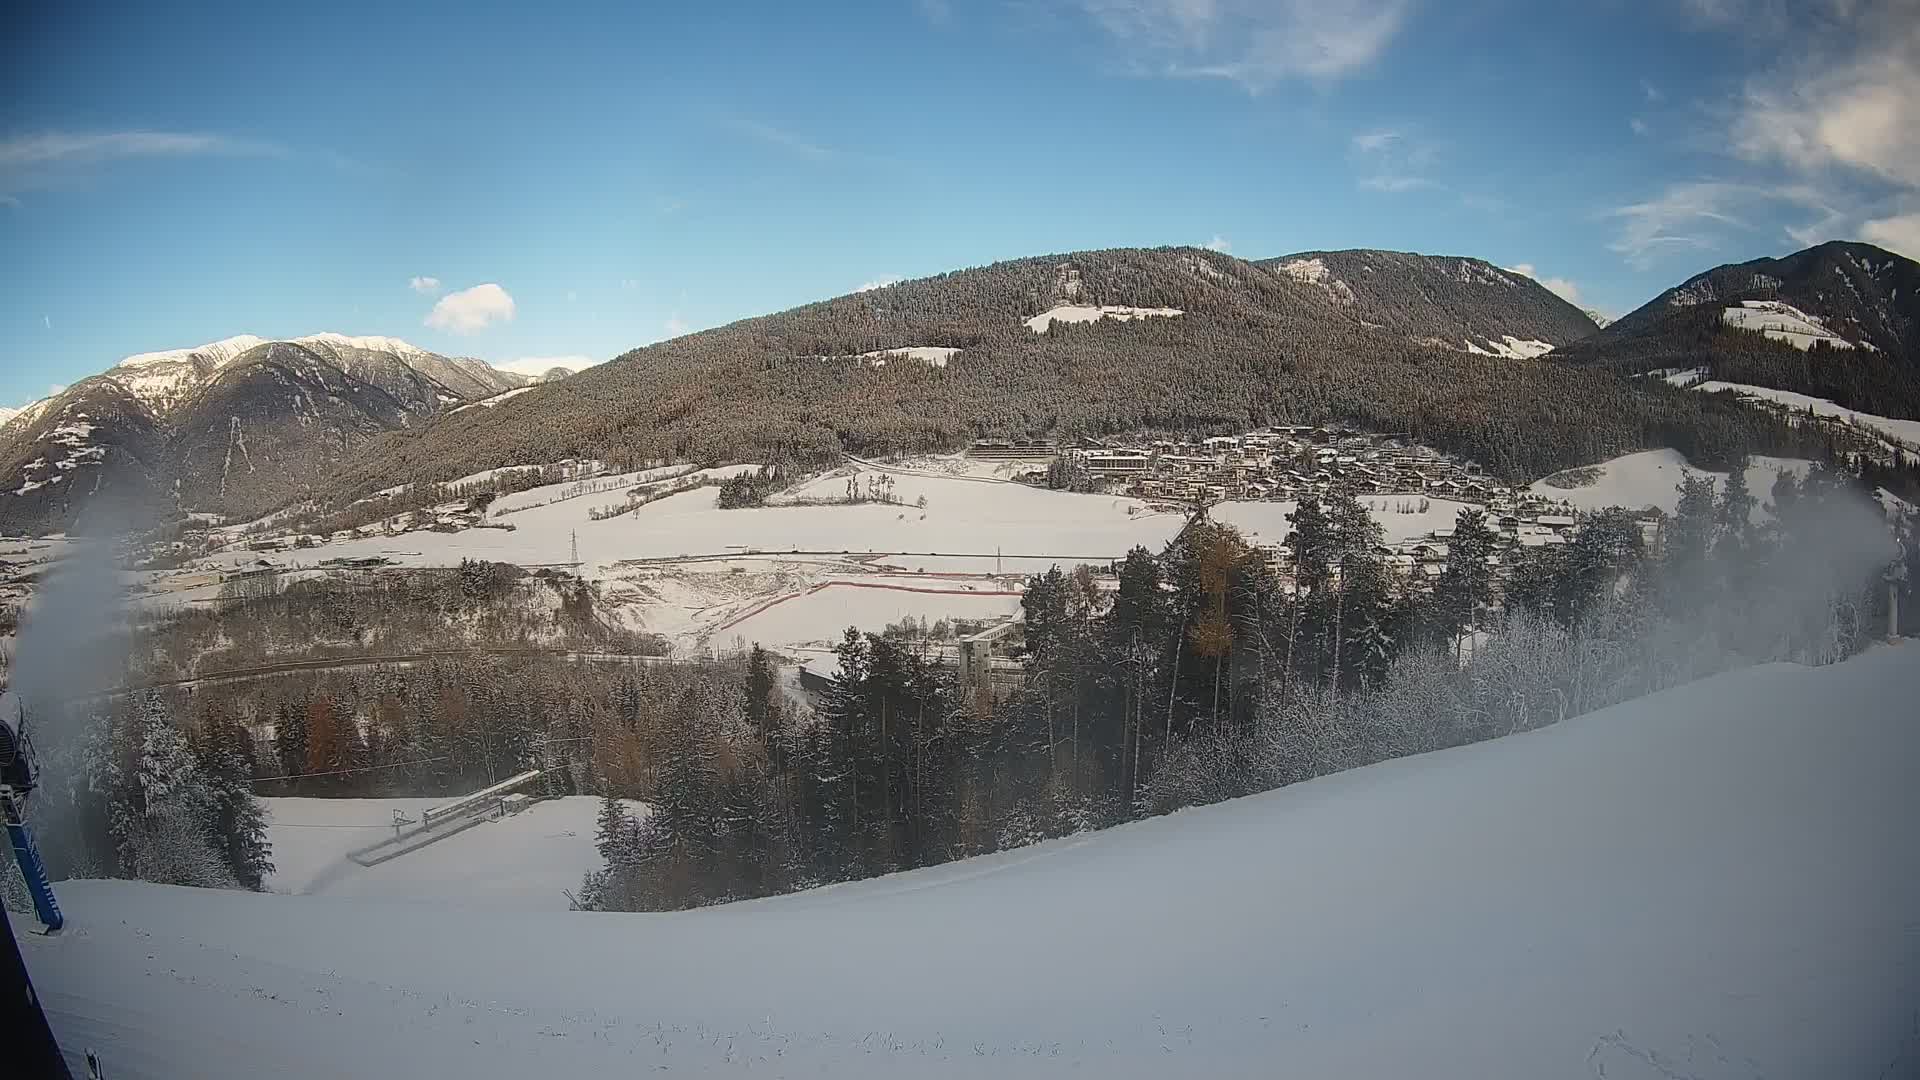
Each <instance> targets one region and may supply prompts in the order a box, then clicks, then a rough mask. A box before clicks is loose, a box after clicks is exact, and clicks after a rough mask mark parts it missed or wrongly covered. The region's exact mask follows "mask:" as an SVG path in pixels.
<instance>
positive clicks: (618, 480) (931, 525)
mask: <svg viewBox="0 0 1920 1080" xmlns="http://www.w3.org/2000/svg"><path fill="white" fill-rule="evenodd" d="M1003 464H1005V463H992V462H971V461H968V460H966V459H960V458H929V459H923V460H922V461H921V462H919V463H916V465H915V466H911V467H908V468H904V469H903V468H895V467H892V466H889V467H887V469H886V472H885V475H886V476H887V477H889V478H890V479H891V481H892V484H893V488H892V497H893V499H894V500H896V501H895V502H894V503H891V504H888V503H863V504H860V505H854V506H835V505H826V506H768V507H763V508H756V509H741V510H721V509H719V508H718V507H717V506H716V505H715V503H716V501H717V499H718V497H719V492H718V490H717V489H715V488H712V487H706V488H699V489H695V490H692V491H686V492H682V493H679V494H675V495H670V496H667V497H666V498H663V499H660V500H658V501H655V502H652V503H648V504H647V505H645V506H642V507H641V508H640V509H639V510H638V511H637V512H632V513H626V514H621V515H619V516H617V517H612V518H608V519H606V520H603V521H594V520H592V518H591V516H590V511H592V510H594V509H596V508H598V507H602V506H610V505H616V504H619V503H620V502H622V501H623V500H624V499H625V497H626V492H627V491H628V490H629V489H631V488H633V487H635V486H637V485H640V484H645V483H658V482H666V481H681V480H684V479H685V478H686V477H688V476H689V475H691V474H690V473H689V471H688V470H687V469H686V468H685V467H669V468H663V469H654V470H649V471H647V472H644V473H628V474H622V475H620V476H617V477H596V478H593V479H591V480H587V481H576V482H568V483H562V484H555V485H547V486H544V487H538V488H533V489H530V490H527V491H522V492H517V493H515V494H513V495H508V496H503V497H501V498H500V499H498V500H496V501H495V503H494V506H493V513H492V515H491V517H490V519H489V521H490V523H497V524H506V525H511V526H512V529H511V530H508V529H491V528H489V529H468V530H465V531H462V532H432V531H424V530H423V531H415V532H409V533H406V534H403V535H400V536H392V537H386V536H380V537H368V538H364V539H357V540H345V541H340V542H327V543H322V544H320V545H319V546H317V547H314V548H309V549H304V550H299V551H295V552H289V553H285V554H283V555H276V556H274V558H275V559H276V560H277V561H280V562H282V563H283V564H298V565H301V566H306V567H312V566H317V565H318V564H319V563H320V562H322V561H323V560H328V559H340V558H364V557H371V556H378V557H383V558H386V559H389V560H391V561H392V562H393V563H395V564H397V565H401V566H457V565H459V563H460V560H462V559H488V560H495V561H500V562H511V563H518V564H521V565H538V564H564V563H570V562H571V561H572V552H573V547H574V544H575V543H576V542H577V543H578V545H579V553H580V563H581V566H580V572H581V573H582V574H583V575H584V576H586V577H588V578H589V579H592V580H595V581H598V582H601V583H602V585H603V586H604V590H605V593H606V595H607V596H608V598H609V600H610V601H611V602H613V603H615V604H616V605H618V606H620V607H622V608H623V610H622V611H621V612H620V614H621V615H622V617H623V618H625V619H627V621H628V622H629V624H630V625H632V626H634V627H635V628H636V629H645V630H651V631H654V632H657V633H662V634H666V635H668V636H669V637H670V638H672V639H673V640H674V641H675V643H676V645H677V646H678V647H680V648H682V649H683V650H686V651H697V649H698V648H699V647H701V646H702V645H706V644H712V645H714V646H715V647H719V646H722V645H724V644H726V643H728V642H731V641H732V640H733V638H734V637H736V636H744V637H745V639H746V640H748V641H755V640H758V641H761V642H762V643H764V644H767V645H779V644H784V643H787V642H789V641H814V640H821V639H823V638H838V637H839V634H840V632H841V631H842V630H844V629H845V628H846V627H847V625H849V623H852V624H855V625H859V626H860V628H861V629H863V630H875V631H877V630H879V629H881V627H883V626H884V625H885V624H886V623H888V622H892V621H897V620H898V619H899V618H900V617H902V616H904V615H907V614H913V615H915V616H920V615H925V616H927V617H928V618H929V620H937V619H939V618H940V617H942V616H949V617H961V618H982V617H985V616H986V615H987V614H991V613H993V612H997V611H1001V610H1003V609H1004V608H1005V604H1004V603H1001V602H997V601H996V602H993V603H990V604H989V603H983V602H982V599H981V598H980V597H977V596H970V595H964V594H965V593H969V592H978V591H996V590H1004V589H1006V588H1007V586H1006V585H1004V584H1000V583H998V582H997V581H996V580H995V579H996V577H997V576H998V575H1001V574H1008V575H1012V574H1022V573H1033V572H1037V571H1042V570H1045V569H1046V568H1047V567H1049V566H1052V565H1054V564H1056V563H1057V564H1060V565H1062V566H1072V565H1075V564H1077V563H1081V562H1094V563H1102V562H1106V561H1108V560H1111V559H1117V558H1120V557H1122V556H1124V555H1125V554H1126V553H1127V551H1128V550H1129V549H1131V548H1133V547H1134V546H1136V545H1145V546H1146V547H1148V548H1149V549H1152V550H1159V548H1160V547H1161V546H1163V545H1164V544H1165V543H1166V542H1167V541H1168V540H1170V539H1171V538H1172V537H1173V536H1174V535H1175V534H1176V533H1178V532H1179V530H1180V528H1181V526H1182V525H1183V524H1184V523H1185V518H1184V516H1183V515H1181V514H1178V513H1170V512H1163V511H1155V510H1153V509H1152V508H1151V507H1149V506H1148V505H1147V504H1146V503H1144V502H1141V501H1140V500H1138V499H1131V498H1125V497H1120V496H1111V495H1075V494H1070V493H1066V492H1056V491H1046V490H1042V489H1039V488H1033V487H1028V486H1025V485H1021V484H1011V483H993V482H989V481H990V480H991V479H993V478H994V477H993V474H995V473H997V472H999V471H1001V467H1002V465H1003ZM752 468H753V466H751V465H740V466H729V467H726V468H722V469H713V470H706V472H705V473H704V474H703V475H709V476H712V477H716V478H718V477H724V476H727V475H731V474H733V473H735V472H739V471H741V470H747V469H752ZM851 474H852V470H851V469H850V468H849V469H843V470H840V471H838V472H835V473H831V474H827V475H824V476H820V477H816V478H814V479H812V480H809V481H807V482H804V483H802V484H800V485H798V486H796V487H795V488H794V489H793V490H792V491H790V492H787V493H783V495H782V496H781V497H782V498H787V499H796V498H797V499H828V498H838V497H844V495H845V494H846V484H847V480H848V479H849V478H850V477H851ZM879 475H881V473H880V471H879V470H876V469H872V468H862V469H861V470H860V486H861V489H862V491H865V490H866V484H867V480H868V479H869V478H872V477H876V476H879ZM923 498H924V499H925V500H926V506H925V507H922V506H920V505H919V503H920V500H921V499H923ZM808 552H812V553H824V554H799V553H808ZM258 558H259V555H258V553H255V552H251V551H247V550H245V549H244V548H237V549H233V550H230V551H228V552H225V553H223V554H221V555H218V556H215V557H213V558H211V559H209V560H205V561H204V562H203V564H200V565H197V566H196V568H195V569H198V570H206V569H210V568H223V567H230V566H237V565H240V564H244V563H250V562H252V561H254V560H256V559H258ZM936 575H961V576H965V577H968V578H971V579H972V580H970V581H966V582H952V581H950V582H936V583H935V584H934V585H933V586H932V587H936V588H948V589H952V590H954V591H955V597H954V598H951V599H949V598H946V597H941V596H921V595H916V594H906V593H899V594H892V595H886V594H878V595H876V594H875V593H876V591H875V590H864V589H852V588H835V589H832V590H829V591H828V592H826V593H822V594H818V595H816V596H813V597H807V598H804V599H803V600H796V601H791V602H790V604H788V605H781V606H780V608H787V607H790V608H791V610H781V609H780V608H776V609H773V610H771V611H770V612H769V613H768V615H767V616H766V617H765V618H761V619H756V620H753V621H751V622H749V623H748V624H745V625H743V626H737V627H736V626H733V625H731V624H732V622H733V621H734V620H736V619H737V618H738V617H739V616H740V615H742V614H743V613H746V612H749V611H750V610H751V609H753V608H754V607H755V606H757V605H759V604H762V603H766V602H769V601H773V600H777V599H779V598H781V597H787V596H793V595H795V594H797V593H800V592H802V591H804V590H805V589H806V588H807V587H808V586H810V585H812V584H817V583H818V582H821V581H825V580H848V581H863V582H866V583H869V584H888V585H905V586H911V587H926V586H927V581H928V580H929V579H933V578H934V577H935V576H936ZM182 597H185V598H187V599H191V596H190V595H188V594H181V595H180V596H170V599H171V600H173V601H174V602H182V600H181V598H182ZM796 605H797V606H796ZM836 612H838V614H836ZM822 620H827V621H825V622H823V621H822ZM836 620H837V621H836ZM868 620H871V622H870V623H869V621H868ZM829 622H832V623H833V624H832V625H828V623H829ZM762 632H764V633H766V634H769V635H772V636H770V637H756V636H754V635H756V634H759V633H762ZM792 635H798V636H797V637H794V636H792Z"/></svg>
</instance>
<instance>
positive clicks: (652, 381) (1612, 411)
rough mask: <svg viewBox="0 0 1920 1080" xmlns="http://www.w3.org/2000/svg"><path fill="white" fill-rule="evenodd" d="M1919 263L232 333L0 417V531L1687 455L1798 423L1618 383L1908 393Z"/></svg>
mask: <svg viewBox="0 0 1920 1080" xmlns="http://www.w3.org/2000/svg"><path fill="white" fill-rule="evenodd" d="M1916 288H1920V267H1917V266H1916V264H1914V263H1913V262H1912V261H1911V260H1908V259H1904V258H1901V257H1899V256H1895V255H1892V254H1890V253H1888V252H1885V251H1883V250H1881V249H1879V248H1875V247H1872V246H1870V245H1865V244H1823V245H1821V246H1819V247H1816V248H1811V249H1808V250H1807V251H1803V252H1799V253H1796V254H1794V255H1791V256H1787V257H1785V258H1782V259H1766V260H1756V261H1754V262H1751V263H1742V264H1737V265H1730V266H1722V267H1717V268H1715V269H1713V270H1709V271H1706V272H1705V273H1702V274H1698V275H1695V276H1693V277H1691V278H1689V279H1687V280H1686V281H1684V282H1682V283H1680V284H1679V285H1676V286H1675V287H1674V288H1672V289H1669V290H1667V291H1665V292H1663V293H1662V294H1661V295H1660V296H1658V297H1655V298H1654V300H1653V301H1651V302H1649V303H1648V304H1647V305H1645V306H1643V307H1641V308H1640V309H1638V310H1636V311H1634V312H1632V313H1630V314H1628V315H1626V316H1623V317H1622V318H1620V319H1619V320H1617V321H1615V322H1613V323H1612V324H1611V325H1607V326H1605V327H1604V328H1602V327H1601V326H1600V325H1599V323H1600V322H1601V321H1602V320H1599V319H1596V318H1595V317H1594V316H1593V315H1591V314H1589V313H1587V312H1583V311H1581V310H1580V309H1578V308H1576V307H1574V306H1573V305H1572V304H1569V303H1567V302H1566V301H1565V300H1563V299H1561V298H1560V297H1558V296H1556V295H1555V294H1553V293H1552V292H1550V291H1548V290H1547V289H1546V288H1544V287H1543V286H1541V285H1540V284H1539V283H1537V282H1535V281H1534V280H1533V279H1532V278H1530V277H1527V276H1525V275H1523V274H1520V273H1518V272H1515V271H1509V270H1504V269H1502V268H1500V267H1498V266H1496V265H1494V264H1492V263H1489V262H1486V261H1485V260H1481V259H1474V258H1467V257H1459V256H1429V255H1420V254H1412V253H1406V252H1394V251H1381V250H1349V251H1307V252H1299V253H1296V254H1292V255H1285V256H1280V257H1277V258H1271V259H1263V260H1258V261H1248V260H1243V259H1238V258H1234V257H1232V256H1229V255H1226V254H1222V253H1219V252H1214V251H1209V250H1203V249H1197V248H1156V249H1138V248H1125V249H1112V250H1104V251H1085V252H1075V253H1069V254H1063V255H1048V256H1039V257H1034V258H1026V259H1016V260H1011V261H1007V262H1002V263H995V264H992V265H989V266H984V267H977V268H972V269H966V270H959V271H954V272H951V273H946V274H940V275H937V276H934V277H930V278H924V279H919V280H914V281H906V282H900V283H897V284H893V285H889V286H885V287H881V288H877V289H870V290H867V291H863V292H858V293H854V294H850V295H847V296H841V297H837V298H834V299H831V300H825V301H821V302H818V303H814V304H808V305H804V306H802V307H799V308H794V309H792V310H789V311H785V312H780V313H777V314H772V315H765V316H759V317H756V318H749V319H743V320H740V321H738V322H735V323H731V324H728V325H725V326H721V327H717V328H715V329H712V330H706V331H702V332H699V333H694V334H689V335H686V336H683V337H679V338H675V339H672V340H669V341H664V342H661V343H658V344H655V345H651V346H647V347H645V348H641V349H635V350H633V351H630V352H628V353H626V354H624V355H622V356H620V357H618V358H616V359H614V360H613V361H610V362H608V363H606V364H603V365H600V366H598V367H595V368H592V369H589V370H587V371H584V372H581V373H579V374H577V375H574V376H572V377H570V378H567V379H565V380H564V381H556V384H555V385H551V386H546V385H540V386H536V385H534V383H536V382H539V381H542V380H530V379H528V378H526V377H524V376H520V375H516V374H513V373H511V372H505V371H500V370H498V369H495V368H492V367H490V366H488V365H486V364H485V363H483V362H481V361H478V360H470V359H460V358H450V357H445V356H440V355H438V354H434V353H431V352H428V351H426V350H423V349H419V348H417V347H415V346H412V345H410V344H408V343H406V342H404V341H398V340H396V339H391V338H349V337H343V336H341V335H337V334H319V335H313V336H311V337H306V338H298V339H292V340H286V341H267V340H262V339H259V338H254V337H249V336H242V337H236V338H229V339H227V340H225V341H221V342H215V343H212V344H209V345H205V346H201V347H199V348H196V349H185V350H175V351H171V352H163V353H151V354H143V355H141V356H134V357H129V358H127V359H126V360H124V361H122V362H120V363H119V364H117V365H115V366H114V367H112V368H110V369H109V370H107V371H106V372H104V373H102V374H100V375H97V376H93V377H91V378H88V379H83V380H81V381H79V382H77V383H75V384H74V385H73V386H72V387H70V388H68V389H67V390H66V391H64V392H63V393H61V394H59V395H57V396H55V397H53V398H51V399H48V400H47V401H43V402H37V403H35V404H34V405H32V406H29V407H28V408H27V409H25V410H22V411H21V414H20V415H19V416H16V417H14V418H13V419H12V420H11V421H6V422H4V424H0V525H6V526H9V527H14V528H51V527H59V526H61V525H63V524H65V523H66V522H68V521H70V520H71V518H72V517H73V516H74V514H75V513H76V512H77V511H78V510H79V509H81V508H83V507H84V506H85V505H86V504H87V502H88V501H89V499H88V497H89V496H91V495H93V494H96V493H100V492H107V491H117V492H120V493H121V494H123V495H127V496H132V497H135V498H137V499H138V500H139V501H142V502H145V503H147V504H149V505H150V506H156V507H160V508H162V509H171V510H183V511H200V512H210V513H215V514H221V515H226V516H229V517H243V518H244V517H251V516H257V515H259V514H261V513H264V512H267V511H269V510H272V509H276V508H279V507H281V506H284V505H287V504H288V503H290V502H292V501H294V500H298V499H311V500H313V501H315V502H317V503H320V504H322V505H327V504H337V503H340V502H344V501H348V500H351V499H353V498H356V497H360V496H364V495H365V494H367V493H369V492H371V491H375V490H380V489H384V488H388V487H392V486H394V485H396V484H402V483H431V482H441V481H446V480H451V479H454V478H456V477H460V476H464V475H469V474H472V473H475V472H479V471H481V470H484V469H488V468H492V467H495V466H500V465H507V464H534V463H538V462H542V461H548V460H555V459H558V458H562V457H590V458H599V459H601V460H605V461H608V462H610V463H612V464H615V465H637V464H640V463H644V462H652V461H660V460H690V461H696V462H700V463H704V464H719V463H723V462H729V461H743V460H747V461H786V462H790V463H793V464H796V465H800V466H803V467H812V466H819V465H825V464H830V463H832V462H835V461H837V460H839V458H840V455H842V454H843V453H846V452H852V453H856V454H888V453H899V452H918V451H931V450H940V449H952V448H954V447H956V446H959V445H963V444H964V443H965V442H966V441H967V440H969V439H974V438H984V437H1048V438H1055V439H1062V440H1065V439H1072V438H1079V437H1100V436H1114V435H1121V434H1129V433H1135V432H1141V431H1154V430H1160V431H1216V430H1217V431H1226V430H1236V429H1244V428H1247V427H1251V426H1257V425H1260V424H1267V423H1282V422H1300V423H1345V424H1353V425H1356V426H1361V427H1365V428H1370V429H1374V430H1385V431H1399V432H1406V433H1408V434H1411V435H1413V436H1414V437H1416V438H1419V439H1421V440H1423V441H1425V442H1428V443H1431V444H1433V445H1437V446H1440V447H1442V448H1443V449H1448V450H1451V451H1454V452H1457V453H1460V454H1463V455H1465V456H1468V457H1471V458H1473V459H1475V460H1478V461H1480V462H1482V463H1483V464H1484V465H1486V466H1487V467H1488V468H1489V469H1490V470H1491V471H1492V472H1494V473H1496V474H1499V475H1502V476H1507V477H1510V478H1513V479H1526V478H1530V477H1535V476H1538V475H1541V474H1544V473H1547V472H1551V471H1554V470H1556V469H1560V468H1564V467H1567V466H1571V465H1581V464H1589V463H1592V462H1594V461H1598V460H1602V459H1605V458H1607V457H1611V456H1614V455H1617V454H1620V453H1625V452H1628V451H1631V450H1638V449H1645V448H1649V447H1655V446H1668V447H1673V448H1675V449H1678V450H1681V451H1682V452H1683V453H1686V454H1688V455H1689V456H1690V457H1692V458H1694V459H1695V460H1696V461H1697V462H1699V463H1702V464H1707V465H1711V464H1714V463H1716V462H1719V461H1722V460H1725V459H1729V458H1731V457H1733V456H1737V455H1738V454H1741V453H1749V452H1773V453H1790V452H1796V453H1797V452H1812V451H1811V450H1810V449H1809V447H1810V443H1809V436H1808V435H1807V433H1805V432H1803V431H1800V430H1798V429H1796V428H1794V427H1793V426H1791V425H1789V424H1787V423H1786V422H1784V421H1783V420H1782V419H1780V418H1778V417H1773V416H1769V415H1767V414H1764V413H1761V412H1759V411H1757V410H1753V409H1750V408H1747V407H1745V406H1743V405H1741V404H1740V403H1738V402H1735V401H1732V400H1730V399H1727V398H1725V397H1724V396H1721V395H1708V394H1690V393H1687V392H1684V391H1681V390H1678V389H1676V388H1674V387H1672V386H1669V385H1668V384H1667V383H1666V382H1665V381H1664V380H1660V379H1646V378H1636V377H1634V376H1637V375H1639V374H1641V373H1644V372H1646V371H1651V370H1656V369H1662V368H1704V369H1706V371H1707V373H1709V374H1711V375H1713V376H1714V377H1717V378H1723V379H1728V380H1729V381H1739V382H1752V383H1758V384H1761V385H1771V386H1778V387H1780V388H1782V389H1793V390H1801V391H1803V392H1807V393H1817V394H1818V396H1823V397H1833V398H1835V399H1836V400H1840V401H1842V403H1843V404H1848V405H1850V406H1851V407H1854V408H1859V409H1865V410H1871V411H1878V412H1882V413H1887V414H1890V415H1896V416H1900V415H1920V392H1917V391H1916V386H1915V372H1916V370H1920V367H1917V365H1916V357H1915V347H1914V343H1915V342H1916V340H1917V339H1916V326H1920V322H1916V319H1917V318H1920V311H1916V308H1915V303H1916V301H1915V292H1916ZM508 391H516V392H514V393H508ZM490 398H491V399H494V400H493V401H492V402H490V404H492V405H494V406H495V407H492V408H485V409H466V408H461V406H463V405H467V404H470V403H473V402H476V401H482V400H487V399H490Z"/></svg>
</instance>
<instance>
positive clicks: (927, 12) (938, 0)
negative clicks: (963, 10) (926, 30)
mask: <svg viewBox="0 0 1920 1080" xmlns="http://www.w3.org/2000/svg"><path fill="white" fill-rule="evenodd" d="M914 6H915V7H918V8H919V9H920V14H921V16H922V17H923V18H925V19H926V20H927V21H928V22H930V23H934V24H935V25H944V24H945V23H946V22H947V20H949V19H951V18H953V5H952V4H950V3H948V2H947V0H917V2H916V3H915V5H914Z"/></svg>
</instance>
